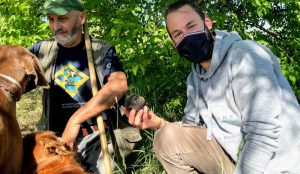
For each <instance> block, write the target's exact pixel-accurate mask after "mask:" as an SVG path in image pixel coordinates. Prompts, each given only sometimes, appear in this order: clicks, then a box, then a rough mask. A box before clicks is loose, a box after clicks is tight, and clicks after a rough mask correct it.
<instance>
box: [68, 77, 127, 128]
mask: <svg viewBox="0 0 300 174" xmlns="http://www.w3.org/2000/svg"><path fill="white" fill-rule="evenodd" d="M125 78H126V77H125ZM127 89H128V87H127V81H126V79H115V80H110V81H108V82H107V83H106V84H105V85H104V86H103V88H101V90H99V91H98V93H97V94H96V95H95V96H94V97H93V98H91V99H90V100H89V101H88V102H87V103H86V104H85V105H84V106H83V107H81V108H80V109H78V110H77V111H76V112H75V113H74V114H73V115H72V117H71V119H72V120H73V121H75V122H76V123H79V124H80V123H83V122H85V121H86V120H88V119H90V118H92V117H95V116H98V115H99V114H101V113H102V112H103V111H105V110H106V109H108V108H109V107H111V106H112V105H114V104H115V103H116V99H117V100H119V99H120V98H121V97H122V96H123V95H124V94H125V93H126V92H127Z"/></svg>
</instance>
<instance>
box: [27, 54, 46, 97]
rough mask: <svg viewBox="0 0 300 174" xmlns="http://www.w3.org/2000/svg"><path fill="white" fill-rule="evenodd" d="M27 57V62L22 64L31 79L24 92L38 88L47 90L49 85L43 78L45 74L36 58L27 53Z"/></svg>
mask: <svg viewBox="0 0 300 174" xmlns="http://www.w3.org/2000/svg"><path fill="white" fill-rule="evenodd" d="M27 56H28V57H27V60H28V61H26V62H25V63H24V68H25V72H26V74H27V75H28V76H29V77H32V78H31V79H29V82H28V84H27V87H26V90H25V91H26V92H28V91H30V90H32V89H34V88H35V87H38V86H39V87H43V88H46V89H48V88H49V84H48V82H47V80H46V78H45V73H44V71H43V68H42V66H41V64H40V62H39V60H38V58H37V57H36V56H35V55H33V54H31V53H29V54H28V55H27Z"/></svg>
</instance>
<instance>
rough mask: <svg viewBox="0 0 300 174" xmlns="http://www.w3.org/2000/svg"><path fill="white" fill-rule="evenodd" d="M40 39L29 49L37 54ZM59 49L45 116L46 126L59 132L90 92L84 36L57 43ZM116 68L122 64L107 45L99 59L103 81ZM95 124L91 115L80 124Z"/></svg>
mask: <svg viewBox="0 0 300 174" xmlns="http://www.w3.org/2000/svg"><path fill="white" fill-rule="evenodd" d="M40 46H41V42H39V43H37V44H35V45H34V46H32V47H31V48H29V50H30V51H31V52H32V53H33V54H35V55H36V56H38V52H39V49H40ZM58 47H59V50H58V54H57V60H56V63H55V73H54V74H55V75H54V79H53V80H52V84H50V86H51V87H50V89H49V90H51V94H52V95H51V106H52V107H51V108H52V111H51V115H50V116H49V130H51V131H54V132H56V133H57V134H58V135H60V134H61V133H62V132H63V130H64V128H65V125H66V123H67V122H68V120H69V118H70V117H71V116H72V114H73V113H74V112H75V111H76V110H77V109H78V108H80V107H81V106H82V105H84V104H85V103H86V102H87V101H89V99H90V98H91V97H92V96H93V95H92V90H91V82H90V74H89V69H88V61H87V55H86V50H85V44H84V40H83V41H82V42H81V43H80V44H79V45H77V46H76V47H72V48H65V47H63V46H62V45H60V44H58ZM116 71H123V69H122V65H121V63H120V62H119V60H118V56H117V54H116V51H115V49H114V48H110V49H109V50H108V51H107V53H106V56H105V58H104V59H103V61H102V74H103V77H104V82H103V83H106V82H107V77H108V76H109V75H110V74H111V73H113V72H116ZM87 124H88V125H93V124H95V119H91V120H88V121H87V122H86V123H84V125H87Z"/></svg>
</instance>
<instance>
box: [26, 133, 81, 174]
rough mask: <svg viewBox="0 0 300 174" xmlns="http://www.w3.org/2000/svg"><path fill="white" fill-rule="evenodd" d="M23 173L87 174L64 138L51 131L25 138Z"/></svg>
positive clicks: (32, 134) (29, 135)
mask: <svg viewBox="0 0 300 174" xmlns="http://www.w3.org/2000/svg"><path fill="white" fill-rule="evenodd" d="M23 145H24V161H23V174H86V173H85V172H84V169H83V168H82V167H81V166H80V164H78V163H77V162H76V160H75V158H74V152H73V151H71V150H70V149H69V148H68V147H67V146H66V144H65V143H64V142H63V141H62V139H60V138H57V137H56V136H55V134H54V133H53V132H51V131H42V132H36V133H31V134H28V135H26V136H25V137H24V138H23Z"/></svg>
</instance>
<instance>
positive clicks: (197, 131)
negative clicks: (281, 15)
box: [125, 1, 300, 174]
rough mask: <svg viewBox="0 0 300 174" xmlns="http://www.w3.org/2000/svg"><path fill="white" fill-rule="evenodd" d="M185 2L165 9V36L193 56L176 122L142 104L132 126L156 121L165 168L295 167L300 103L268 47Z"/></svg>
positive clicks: (178, 172) (213, 171) (177, 172)
mask: <svg viewBox="0 0 300 174" xmlns="http://www.w3.org/2000/svg"><path fill="white" fill-rule="evenodd" d="M199 10H200V9H199V8H197V6H195V5H194V4H193V3H190V2H188V1H178V2H175V3H173V4H171V5H170V6H169V8H168V9H167V11H166V25H167V30H168V32H169V35H170V38H171V39H172V41H173V44H174V46H175V47H176V49H177V51H178V53H179V54H180V56H181V57H183V58H185V59H187V60H189V61H190V62H192V72H191V73H190V75H189V76H188V79H187V98H188V99H187V104H186V107H185V109H184V112H185V115H184V117H183V119H182V121H181V122H176V123H169V122H167V121H165V120H164V119H162V118H160V117H158V116H157V115H156V114H154V113H153V112H152V111H149V109H148V107H147V106H145V107H144V108H143V109H142V110H140V111H138V112H137V111H136V110H134V109H132V110H130V111H129V110H126V109H125V112H126V115H127V116H128V118H129V122H130V123H131V124H132V125H135V126H136V127H138V128H140V129H147V128H156V129H157V131H156V133H155V137H154V143H153V144H154V151H155V154H156V156H157V158H158V159H159V161H160V162H161V163H162V165H163V166H164V168H165V169H166V171H167V172H168V173H170V174H185V173H186V174H187V173H188V174H196V173H210V174H217V173H226V174H229V173H235V174H256V173H267V174H274V173H300V165H299V161H300V155H299V154H300V141H299V139H300V134H299V133H297V132H298V131H299V130H300V121H299V118H300V109H299V104H298V102H297V99H296V97H295V95H294V93H293V91H292V89H291V87H290V85H289V83H288V81H287V80H286V78H285V77H284V75H283V74H282V72H281V70H280V65H279V63H278V61H277V58H276V56H275V55H274V54H272V53H271V52H270V50H268V49H267V48H266V47H264V46H262V45H260V44H258V43H256V42H255V41H245V40H242V39H241V38H240V36H239V35H238V34H237V33H236V32H226V31H220V30H214V32H213V33H214V34H211V32H210V31H209V29H211V28H212V23H211V21H210V19H209V18H208V17H207V16H205V15H204V14H203V13H202V12H201V11H199Z"/></svg>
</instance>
